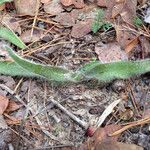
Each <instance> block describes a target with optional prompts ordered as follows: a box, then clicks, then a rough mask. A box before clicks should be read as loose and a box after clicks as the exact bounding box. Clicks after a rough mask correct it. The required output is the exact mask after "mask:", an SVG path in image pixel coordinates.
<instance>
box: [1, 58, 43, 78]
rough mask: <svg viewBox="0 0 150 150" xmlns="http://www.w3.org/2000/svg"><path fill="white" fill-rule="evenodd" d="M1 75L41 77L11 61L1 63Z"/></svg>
mask: <svg viewBox="0 0 150 150" xmlns="http://www.w3.org/2000/svg"><path fill="white" fill-rule="evenodd" d="M0 74H5V75H10V76H24V77H40V76H38V75H36V74H34V73H32V72H29V71H28V70H25V69H24V68H22V67H21V66H19V65H18V64H17V63H15V62H9V61H0Z"/></svg>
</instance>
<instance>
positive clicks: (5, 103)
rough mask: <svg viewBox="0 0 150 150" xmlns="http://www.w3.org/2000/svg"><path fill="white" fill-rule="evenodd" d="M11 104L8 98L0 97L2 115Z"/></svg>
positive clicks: (0, 112)
mask: <svg viewBox="0 0 150 150" xmlns="http://www.w3.org/2000/svg"><path fill="white" fill-rule="evenodd" d="M8 103H9V99H8V98H7V97H4V96H1V95H0V115H2V114H3V113H4V111H5V110H6V108H7V106H8Z"/></svg>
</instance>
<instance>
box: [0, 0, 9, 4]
mask: <svg viewBox="0 0 150 150" xmlns="http://www.w3.org/2000/svg"><path fill="white" fill-rule="evenodd" d="M11 1H12V0H0V5H1V4H3V3H6V2H11Z"/></svg>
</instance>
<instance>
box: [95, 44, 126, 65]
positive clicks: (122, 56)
mask: <svg viewBox="0 0 150 150" xmlns="http://www.w3.org/2000/svg"><path fill="white" fill-rule="evenodd" d="M95 52H96V54H97V55H98V58H99V60H100V61H101V62H102V63H108V62H114V61H120V60H127V59H128V56H127V54H126V53H125V51H123V50H121V47H120V45H119V44H118V43H117V42H113V43H107V44H104V43H99V44H97V45H96V46H95Z"/></svg>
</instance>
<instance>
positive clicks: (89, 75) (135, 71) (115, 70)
mask: <svg viewBox="0 0 150 150" xmlns="http://www.w3.org/2000/svg"><path fill="white" fill-rule="evenodd" d="M79 72H80V73H81V74H82V75H83V76H84V77H85V78H84V79H85V80H87V79H97V80H99V81H104V82H109V81H112V80H114V79H127V78H129V77H131V76H135V75H141V74H143V73H146V72H150V59H145V60H140V61H120V62H113V63H106V64H102V63H100V62H97V61H96V62H91V63H89V64H86V65H84V66H83V67H81V68H80V69H79Z"/></svg>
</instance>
